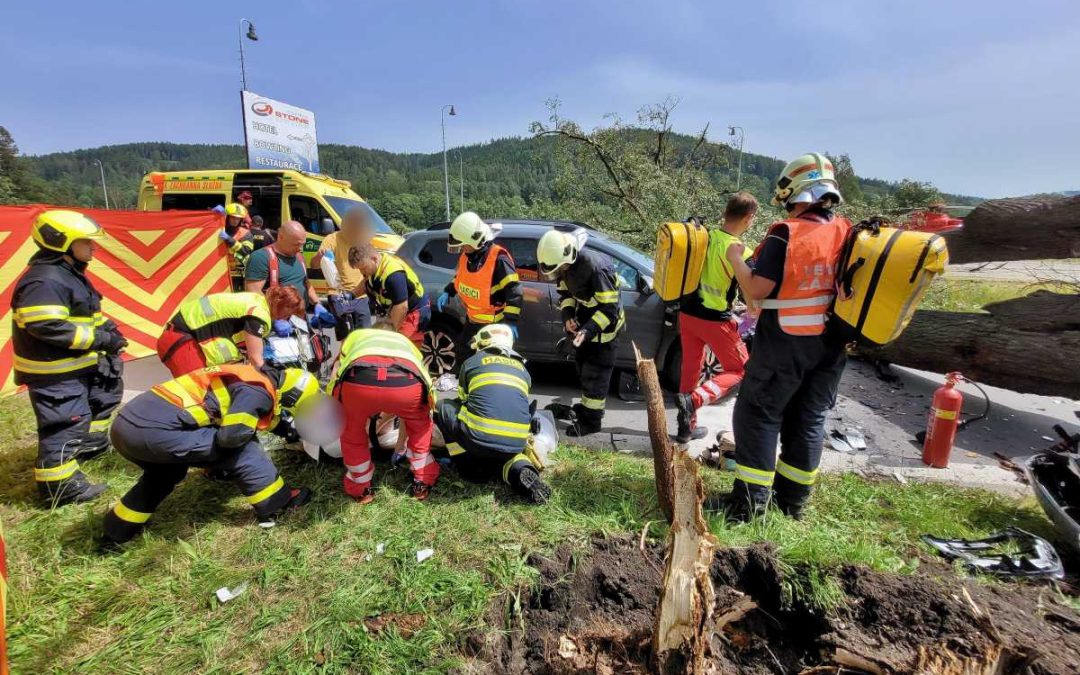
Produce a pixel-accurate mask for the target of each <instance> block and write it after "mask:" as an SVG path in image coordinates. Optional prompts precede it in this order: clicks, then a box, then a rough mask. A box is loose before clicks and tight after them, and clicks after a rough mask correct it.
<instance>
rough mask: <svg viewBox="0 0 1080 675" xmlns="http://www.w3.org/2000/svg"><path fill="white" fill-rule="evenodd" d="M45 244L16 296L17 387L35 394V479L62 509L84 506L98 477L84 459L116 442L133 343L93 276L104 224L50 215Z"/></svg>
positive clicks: (42, 219) (39, 228)
mask: <svg viewBox="0 0 1080 675" xmlns="http://www.w3.org/2000/svg"><path fill="white" fill-rule="evenodd" d="M32 236H33V239H34V241H35V242H36V243H37V245H38V248H39V249H40V250H39V251H38V252H37V253H35V254H34V255H33V256H32V257H31V258H30V265H29V267H28V269H27V270H26V272H25V273H24V274H23V275H22V277H21V278H20V279H19V281H18V282H17V283H16V286H15V291H14V294H13V295H12V299H11V308H12V317H13V318H12V323H13V326H12V343H13V346H14V351H15V359H14V370H15V383H16V384H24V385H26V387H27V389H28V390H29V392H30V403H31V405H32V406H33V408H34V415H35V416H36V417H37V425H38V457H37V462H36V463H35V465H34V479H35V480H36V481H37V485H38V492H39V493H40V494H41V496H42V498H44V499H46V500H47V501H49V502H50V503H51V504H53V505H61V504H69V503H74V502H85V501H89V500H91V499H94V498H95V497H97V496H98V495H100V494H101V493H102V492H103V491H104V490H105V488H106V487H107V486H106V485H105V484H104V483H96V484H95V483H91V482H90V481H89V480H88V479H87V477H86V474H84V473H83V472H82V470H81V469H80V467H79V461H80V460H85V459H89V458H91V457H95V456H97V455H100V454H101V453H103V452H105V451H106V450H107V449H108V447H109V440H108V431H109V418H110V417H111V415H112V412H113V411H114V410H115V409H116V406H118V405H119V404H120V397H121V395H122V394H123V389H124V383H123V380H122V375H123V365H122V362H121V361H120V352H121V351H122V350H123V349H124V347H125V346H127V340H125V339H124V336H123V335H121V334H120V331H119V330H118V329H117V327H116V324H115V323H113V322H112V321H111V320H108V319H106V318H105V317H104V316H103V315H102V313H101V295H100V294H99V293H98V292H97V291H96V290H95V289H94V287H93V285H92V284H91V283H90V280H89V279H87V278H86V274H85V272H86V266H87V264H88V263H89V262H90V260H91V259H92V258H93V257H94V241H97V240H100V239H102V238H104V236H105V234H104V232H103V231H102V229H101V227H100V226H99V225H98V224H97V223H96V222H94V220H92V219H91V218H89V217H88V216H85V215H83V214H81V213H77V212H75V211H46V212H44V213H42V214H41V215H40V216H38V218H37V220H36V221H34V226H33V234H32Z"/></svg>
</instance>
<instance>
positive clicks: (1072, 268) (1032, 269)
mask: <svg viewBox="0 0 1080 675" xmlns="http://www.w3.org/2000/svg"><path fill="white" fill-rule="evenodd" d="M945 274H946V276H947V277H949V278H950V279H981V280H985V281H1015V282H1027V283H1039V282H1047V281H1062V282H1066V283H1074V284H1080V260H1018V261H1013V262H991V263H968V264H965V265H949V269H948V271H947V272H946V273H945Z"/></svg>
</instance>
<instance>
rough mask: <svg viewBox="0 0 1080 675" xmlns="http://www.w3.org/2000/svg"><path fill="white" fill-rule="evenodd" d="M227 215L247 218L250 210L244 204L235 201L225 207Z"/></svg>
mask: <svg viewBox="0 0 1080 675" xmlns="http://www.w3.org/2000/svg"><path fill="white" fill-rule="evenodd" d="M225 215H226V216H232V217H234V218H247V216H248V210H247V207H246V206H244V205H243V204H238V203H236V202H233V203H232V204H229V205H228V206H226V207H225Z"/></svg>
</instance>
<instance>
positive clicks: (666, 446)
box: [633, 344, 675, 524]
mask: <svg viewBox="0 0 1080 675" xmlns="http://www.w3.org/2000/svg"><path fill="white" fill-rule="evenodd" d="M633 347H634V356H635V357H636V358H637V373H638V382H640V383H641V391H642V393H643V394H644V396H645V409H646V411H647V412H648V417H649V440H650V441H651V442H652V449H653V474H654V475H655V478H656V496H657V498H658V499H659V500H660V510H661V511H662V512H663V513H664V518H666V519H667V521H668V523H669V524H670V523H671V518H672V513H673V507H672V504H673V503H674V500H673V498H672V486H673V485H674V482H675V479H674V474H673V469H672V465H671V455H672V447H671V437H670V436H668V430H667V415H666V413H665V411H664V392H663V390H662V389H661V388H660V378H659V377H658V376H657V373H656V363H654V362H653V360H652V359H644V358H642V357H641V352H640V351H639V350H638V347H637V345H636V344H634V345H633Z"/></svg>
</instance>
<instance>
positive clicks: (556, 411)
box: [544, 403, 574, 420]
mask: <svg viewBox="0 0 1080 675" xmlns="http://www.w3.org/2000/svg"><path fill="white" fill-rule="evenodd" d="M544 410H548V411H550V412H551V414H552V415H553V416H554V417H555V419H557V420H569V419H573V415H574V408H573V407H572V406H568V405H566V404H565V403H548V404H547V405H546V406H544Z"/></svg>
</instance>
